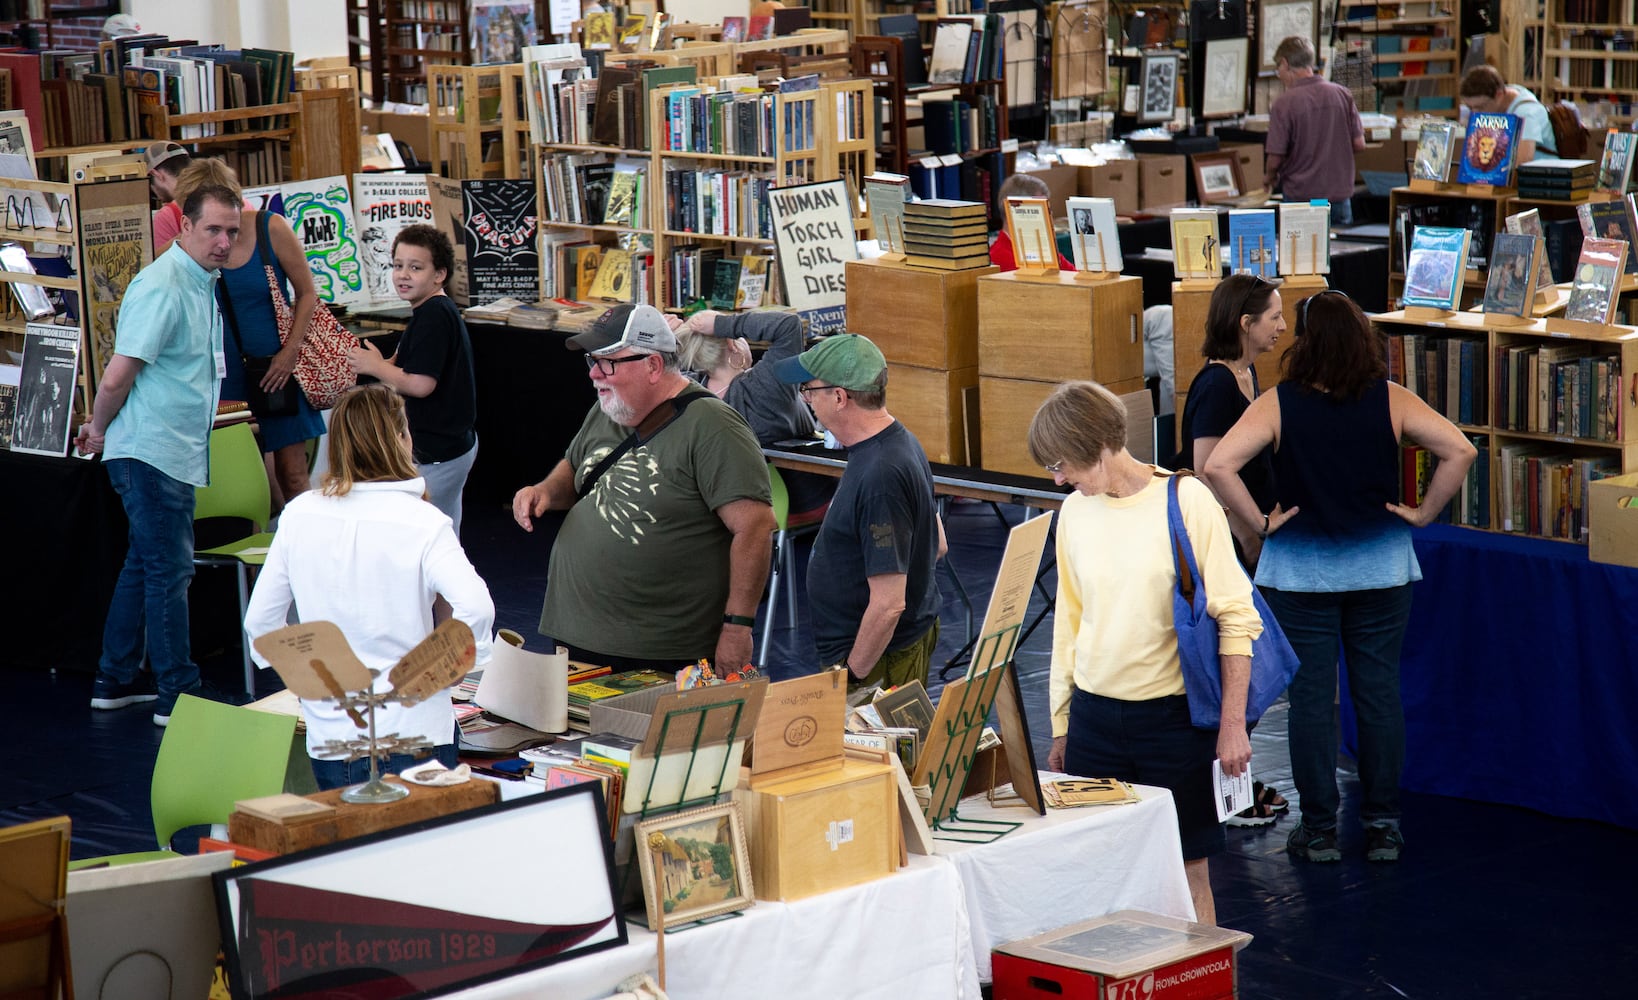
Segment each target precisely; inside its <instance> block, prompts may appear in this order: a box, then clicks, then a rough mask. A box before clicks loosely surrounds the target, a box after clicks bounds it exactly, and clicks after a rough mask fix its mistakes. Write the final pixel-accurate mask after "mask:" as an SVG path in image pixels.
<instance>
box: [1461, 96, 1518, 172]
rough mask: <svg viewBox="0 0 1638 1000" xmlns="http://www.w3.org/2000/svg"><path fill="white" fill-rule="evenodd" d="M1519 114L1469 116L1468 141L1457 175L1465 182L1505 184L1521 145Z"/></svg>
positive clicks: (1464, 146)
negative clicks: (1519, 142)
mask: <svg viewBox="0 0 1638 1000" xmlns="http://www.w3.org/2000/svg"><path fill="white" fill-rule="evenodd" d="M1518 135H1519V118H1518V116H1517V115H1509V114H1477V115H1473V116H1471V117H1469V118H1468V121H1467V141H1466V143H1465V144H1464V145H1463V147H1462V160H1461V163H1460V165H1459V166H1457V168H1456V179H1457V180H1459V181H1461V182H1462V183H1463V184H1490V185H1492V186H1494V187H1506V186H1507V182H1508V180H1509V179H1510V178H1511V176H1512V172H1513V157H1514V155H1515V154H1516V153H1517V151H1518V149H1517V147H1518Z"/></svg>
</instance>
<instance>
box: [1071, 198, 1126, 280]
mask: <svg viewBox="0 0 1638 1000" xmlns="http://www.w3.org/2000/svg"><path fill="white" fill-rule="evenodd" d="M1067 207H1068V208H1069V234H1070V238H1069V245H1070V249H1071V250H1072V251H1074V255H1075V268H1076V269H1077V270H1080V271H1114V272H1119V271H1120V270H1121V268H1122V266H1123V261H1122V259H1121V255H1120V230H1119V228H1118V227H1117V226H1116V224H1115V199H1113V198H1071V199H1069V202H1068V206H1067Z"/></svg>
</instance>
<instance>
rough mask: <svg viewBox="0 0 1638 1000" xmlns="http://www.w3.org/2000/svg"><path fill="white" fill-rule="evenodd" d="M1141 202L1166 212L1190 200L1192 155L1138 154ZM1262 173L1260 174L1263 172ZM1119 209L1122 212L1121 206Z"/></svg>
mask: <svg viewBox="0 0 1638 1000" xmlns="http://www.w3.org/2000/svg"><path fill="white" fill-rule="evenodd" d="M1137 162H1138V205H1139V207H1140V208H1142V209H1143V210H1144V211H1146V212H1156V211H1164V210H1166V209H1169V208H1174V207H1176V206H1178V205H1182V204H1184V203H1185V202H1187V201H1188V200H1189V183H1188V181H1189V158H1188V157H1186V156H1178V155H1176V154H1172V153H1165V154H1160V155H1153V154H1151V155H1148V156H1139V157H1138V161H1137ZM1259 176H1260V175H1259ZM1116 211H1119V207H1118V206H1117V208H1116Z"/></svg>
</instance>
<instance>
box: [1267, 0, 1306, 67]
mask: <svg viewBox="0 0 1638 1000" xmlns="http://www.w3.org/2000/svg"><path fill="white" fill-rule="evenodd" d="M1257 23H1258V24H1260V25H1261V26H1262V27H1261V28H1259V29H1258V30H1259V33H1260V34H1261V36H1262V39H1261V44H1260V45H1259V48H1258V55H1259V61H1258V63H1257V68H1258V69H1259V70H1261V71H1262V72H1265V73H1272V72H1274V70H1275V69H1276V68H1277V67H1276V66H1275V62H1274V50H1275V49H1277V48H1279V47H1280V43H1281V42H1283V41H1285V40H1286V39H1287V38H1290V37H1291V36H1292V35H1301V36H1302V37H1304V38H1306V39H1308V40H1309V42H1314V39H1315V34H1314V28H1315V23H1316V18H1315V17H1314V0H1263V5H1262V8H1261V9H1260V10H1259V11H1258V12H1257ZM1315 51H1316V52H1317V51H1318V44H1317V43H1315Z"/></svg>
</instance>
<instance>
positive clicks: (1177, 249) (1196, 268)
mask: <svg viewBox="0 0 1638 1000" xmlns="http://www.w3.org/2000/svg"><path fill="white" fill-rule="evenodd" d="M1171 221H1172V260H1173V270H1174V271H1175V273H1176V274H1177V277H1178V279H1179V280H1184V279H1188V278H1204V279H1209V280H1212V281H1215V280H1217V279H1218V278H1220V277H1222V276H1223V261H1222V255H1221V253H1220V252H1219V250H1218V246H1217V210H1216V209H1214V208H1174V209H1172V215H1171Z"/></svg>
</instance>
